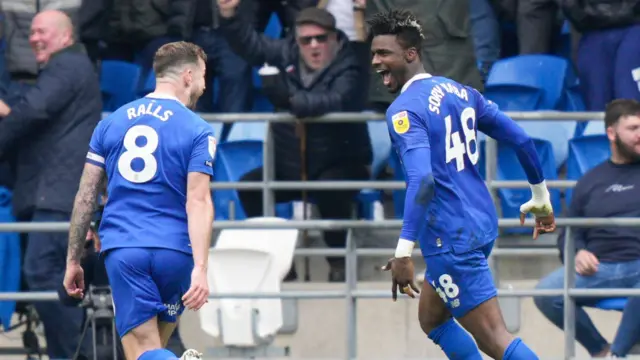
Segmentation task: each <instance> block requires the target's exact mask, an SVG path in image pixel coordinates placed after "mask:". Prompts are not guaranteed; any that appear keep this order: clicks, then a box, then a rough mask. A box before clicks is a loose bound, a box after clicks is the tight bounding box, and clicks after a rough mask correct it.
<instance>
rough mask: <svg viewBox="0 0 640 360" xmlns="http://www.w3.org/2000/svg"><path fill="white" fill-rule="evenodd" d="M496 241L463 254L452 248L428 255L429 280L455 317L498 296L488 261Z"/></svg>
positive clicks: (427, 275)
mask: <svg viewBox="0 0 640 360" xmlns="http://www.w3.org/2000/svg"><path fill="white" fill-rule="evenodd" d="M493 244H494V241H492V242H490V243H487V244H486V245H484V246H482V247H481V248H478V249H475V250H472V251H469V252H466V253H462V254H456V253H453V252H451V251H450V252H446V253H441V254H436V255H431V256H426V257H425V258H424V260H425V262H426V264H427V272H426V274H425V279H426V280H427V281H428V282H429V284H431V286H432V287H433V288H434V289H435V290H436V292H437V293H438V295H440V297H441V298H442V300H443V301H444V303H445V304H446V305H447V308H448V309H449V311H451V314H452V315H453V316H454V317H455V318H461V317H463V316H465V315H466V314H467V313H468V312H469V311H471V310H473V309H474V308H476V307H477V306H478V305H480V304H482V303H483V302H485V301H487V300H489V299H491V298H493V297H495V296H496V295H498V292H497V291H496V286H495V283H494V282H493V276H492V275H491V270H490V269H489V263H488V262H487V259H488V258H489V254H490V253H491V249H492V248H493Z"/></svg>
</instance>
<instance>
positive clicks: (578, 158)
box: [565, 135, 611, 204]
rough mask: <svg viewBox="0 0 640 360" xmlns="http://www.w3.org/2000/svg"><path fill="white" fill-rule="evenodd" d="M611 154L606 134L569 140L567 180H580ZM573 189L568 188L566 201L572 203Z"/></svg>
mask: <svg viewBox="0 0 640 360" xmlns="http://www.w3.org/2000/svg"><path fill="white" fill-rule="evenodd" d="M610 156H611V149H610V147H609V139H608V138H607V136H606V135H585V136H580V137H576V138H573V139H571V140H570V141H569V157H568V158H567V180H578V179H580V178H581V177H582V175H584V174H585V173H586V172H587V171H589V170H590V169H591V168H593V167H594V166H596V165H598V164H600V163H602V162H603V161H605V160H607V159H608V158H609V157H610ZM572 194H573V190H572V189H567V191H566V193H565V201H566V203H567V204H570V203H571V195H572Z"/></svg>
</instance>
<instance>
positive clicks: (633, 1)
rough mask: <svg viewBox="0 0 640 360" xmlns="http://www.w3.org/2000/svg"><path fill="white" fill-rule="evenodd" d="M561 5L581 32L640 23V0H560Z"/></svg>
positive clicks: (568, 17)
mask: <svg viewBox="0 0 640 360" xmlns="http://www.w3.org/2000/svg"><path fill="white" fill-rule="evenodd" d="M560 6H561V9H562V12H563V13H564V15H565V16H566V17H567V19H568V20H569V21H570V22H571V25H573V26H574V27H575V28H576V30H578V31H580V32H586V31H593V30H604V29H612V28H621V27H625V26H630V25H634V24H640V0H616V1H599V0H581V1H578V0H560Z"/></svg>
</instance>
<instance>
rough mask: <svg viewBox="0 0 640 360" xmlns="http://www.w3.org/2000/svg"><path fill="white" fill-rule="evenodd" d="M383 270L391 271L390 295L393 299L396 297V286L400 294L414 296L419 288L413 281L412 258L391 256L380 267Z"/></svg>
mask: <svg viewBox="0 0 640 360" xmlns="http://www.w3.org/2000/svg"><path fill="white" fill-rule="evenodd" d="M382 270H384V271H391V296H392V297H393V301H396V300H397V299H398V287H399V288H400V293H401V294H407V295H408V296H410V297H412V298H415V297H416V294H420V290H418V287H417V286H416V284H415V282H414V268H413V260H411V258H410V257H399V258H396V257H393V258H391V259H389V261H388V262H387V265H385V266H383V267H382Z"/></svg>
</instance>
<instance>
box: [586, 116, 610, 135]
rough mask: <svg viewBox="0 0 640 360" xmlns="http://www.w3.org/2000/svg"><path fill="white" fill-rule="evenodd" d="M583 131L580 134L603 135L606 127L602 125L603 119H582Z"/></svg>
mask: <svg viewBox="0 0 640 360" xmlns="http://www.w3.org/2000/svg"><path fill="white" fill-rule="evenodd" d="M583 123H584V124H585V127H584V131H583V132H582V134H581V135H604V134H606V133H607V129H605V127H604V120H601V119H600V120H591V121H584V122H583Z"/></svg>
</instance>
